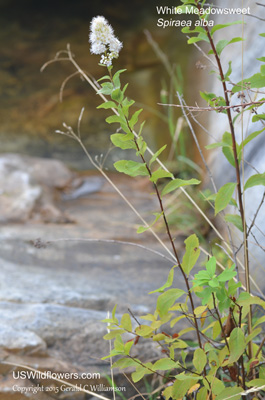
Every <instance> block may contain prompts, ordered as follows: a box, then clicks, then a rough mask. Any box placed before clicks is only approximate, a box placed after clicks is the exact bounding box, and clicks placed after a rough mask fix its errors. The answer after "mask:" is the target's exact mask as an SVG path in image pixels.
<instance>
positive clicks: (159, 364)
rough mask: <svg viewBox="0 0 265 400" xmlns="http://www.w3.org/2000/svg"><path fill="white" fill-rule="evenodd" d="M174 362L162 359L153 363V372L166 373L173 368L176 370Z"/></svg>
mask: <svg viewBox="0 0 265 400" xmlns="http://www.w3.org/2000/svg"><path fill="white" fill-rule="evenodd" d="M176 364H177V363H176V362H175V361H173V360H171V359H170V358H162V359H161V360H158V361H156V362H155V363H154V365H153V368H152V369H154V370H155V371H159V370H161V371H166V370H170V369H173V368H176Z"/></svg>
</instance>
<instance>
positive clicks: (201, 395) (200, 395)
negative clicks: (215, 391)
mask: <svg viewBox="0 0 265 400" xmlns="http://www.w3.org/2000/svg"><path fill="white" fill-rule="evenodd" d="M207 394H208V391H207V389H206V387H202V388H200V390H199V391H198V392H197V396H196V400H205V399H207Z"/></svg>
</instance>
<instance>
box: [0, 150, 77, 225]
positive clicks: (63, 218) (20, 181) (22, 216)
mask: <svg viewBox="0 0 265 400" xmlns="http://www.w3.org/2000/svg"><path fill="white" fill-rule="evenodd" d="M73 178H74V175H73V173H72V172H70V170H69V169H68V168H67V167H66V166H65V165H64V164H63V163H62V162H60V161H56V160H49V159H42V158H36V157H28V156H22V155H18V154H4V155H1V157H0V187H1V193H0V222H2V223H3V222H8V221H10V222H16V221H17V222H26V221H28V220H29V219H32V218H33V219H35V220H36V219H37V220H40V219H41V220H43V221H44V222H54V223H63V222H73V221H70V220H69V218H68V217H67V215H65V214H64V213H63V212H62V211H61V210H60V209H59V208H58V206H57V203H58V201H57V199H56V197H58V194H59V190H62V189H64V188H66V187H68V186H69V185H71V182H72V180H73Z"/></svg>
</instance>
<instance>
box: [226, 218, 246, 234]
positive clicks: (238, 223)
mask: <svg viewBox="0 0 265 400" xmlns="http://www.w3.org/2000/svg"><path fill="white" fill-rule="evenodd" d="M225 221H226V222H231V223H232V224H233V225H235V227H236V228H238V229H239V230H240V231H241V232H243V225H242V219H241V217H240V215H235V214H226V215H225Z"/></svg>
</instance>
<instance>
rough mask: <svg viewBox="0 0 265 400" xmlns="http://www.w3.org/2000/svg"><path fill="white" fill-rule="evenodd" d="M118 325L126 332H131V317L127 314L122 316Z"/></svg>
mask: <svg viewBox="0 0 265 400" xmlns="http://www.w3.org/2000/svg"><path fill="white" fill-rule="evenodd" d="M120 325H121V327H122V328H123V329H126V331H129V332H131V331H132V321H131V317H130V315H129V314H127V313H125V314H123V316H122V317H121V323H120Z"/></svg>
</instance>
